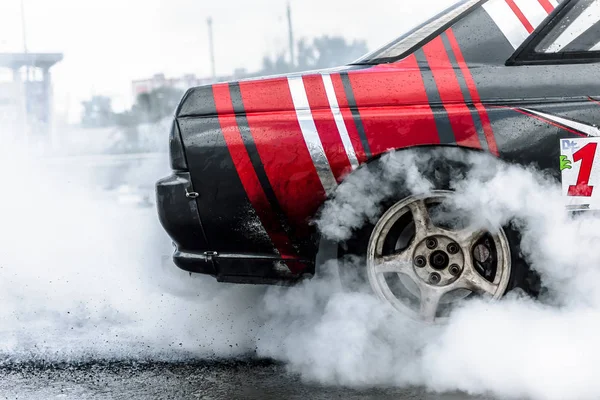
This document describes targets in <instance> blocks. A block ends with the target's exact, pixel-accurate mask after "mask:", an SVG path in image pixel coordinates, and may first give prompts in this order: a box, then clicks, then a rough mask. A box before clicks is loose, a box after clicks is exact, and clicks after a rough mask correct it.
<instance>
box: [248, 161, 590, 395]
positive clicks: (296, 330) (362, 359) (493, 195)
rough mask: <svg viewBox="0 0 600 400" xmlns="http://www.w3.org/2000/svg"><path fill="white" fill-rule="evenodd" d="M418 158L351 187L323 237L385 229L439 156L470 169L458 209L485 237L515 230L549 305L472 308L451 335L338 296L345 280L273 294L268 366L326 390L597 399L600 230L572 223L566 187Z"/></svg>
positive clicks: (516, 170)
mask: <svg viewBox="0 0 600 400" xmlns="http://www.w3.org/2000/svg"><path fill="white" fill-rule="evenodd" d="M419 154H420V155H418V156H417V155H415V154H411V153H406V152H401V153H395V154H391V155H388V156H386V157H384V160H383V163H382V167H381V169H378V170H377V171H369V170H362V171H360V172H359V173H358V174H356V175H354V176H351V177H350V178H349V179H348V180H347V183H344V184H343V185H342V186H341V188H340V191H339V194H338V195H337V196H336V198H334V199H333V200H332V201H330V202H329V204H327V206H326V207H325V208H324V211H323V213H322V215H321V219H320V220H319V222H318V225H319V227H320V228H321V230H322V231H323V232H324V233H325V234H326V235H327V236H329V237H333V238H336V239H342V240H343V239H347V238H348V237H349V236H350V234H351V232H352V231H353V230H355V229H357V228H359V227H360V226H361V225H362V224H363V223H365V222H366V221H373V220H374V219H376V217H377V215H378V214H380V213H381V212H382V210H380V209H379V207H378V205H379V204H380V203H381V201H382V200H383V199H384V197H385V196H389V195H390V194H391V193H393V191H394V185H397V182H402V181H405V182H407V185H408V187H410V188H411V191H412V192H413V193H425V192H427V191H428V190H430V189H431V188H432V186H431V183H430V182H428V181H427V180H426V179H424V178H420V177H421V176H422V175H420V173H419V172H418V171H423V170H425V169H427V168H428V166H429V165H430V162H431V160H432V159H434V158H435V157H439V156H440V155H442V154H446V155H447V156H450V157H457V156H458V157H460V158H461V159H462V160H463V161H464V162H466V163H467V164H469V165H471V167H472V168H471V172H470V173H469V174H468V175H467V176H463V175H460V174H457V175H456V176H455V177H454V179H453V180H452V186H453V188H454V189H455V190H456V191H457V199H456V201H455V202H456V205H457V206H458V207H459V208H460V209H462V210H464V211H468V212H469V214H470V215H471V216H472V217H473V218H472V220H473V221H472V222H474V223H479V224H480V226H486V227H488V228H489V229H492V228H493V227H494V226H498V225H506V224H508V223H510V222H511V221H512V223H513V224H515V226H518V227H519V229H520V231H521V234H522V236H523V238H522V243H521V247H522V252H523V255H524V257H525V258H526V259H527V260H528V262H529V263H530V265H531V266H532V267H533V268H534V269H535V270H536V271H537V272H538V273H539V274H540V275H541V279H542V283H543V285H544V286H545V287H546V288H547V289H548V294H546V295H545V296H544V297H543V299H541V300H535V299H531V298H529V297H528V296H526V295H524V294H523V293H521V292H516V291H515V292H512V293H510V294H509V295H508V296H507V297H505V299H503V300H502V301H500V302H496V303H494V302H490V301H487V300H483V299H480V300H471V301H469V302H465V304H463V305H462V306H460V307H459V308H457V309H456V310H455V312H454V313H453V314H452V316H451V318H450V320H449V321H448V323H447V324H445V325H441V326H431V325H425V324H421V323H418V322H414V321H411V320H409V319H407V318H405V317H403V316H402V315H399V314H398V313H396V312H395V311H393V310H392V309H391V307H390V306H387V305H384V304H381V302H379V301H378V300H376V299H374V298H373V297H372V296H370V295H369V294H366V293H344V292H343V291H341V290H339V289H337V290H332V289H331V287H337V286H336V284H335V282H336V280H335V279H334V278H331V277H329V276H325V277H323V278H322V279H321V280H319V282H312V283H309V284H305V285H302V286H300V287H298V288H295V289H292V290H291V291H288V292H285V293H284V292H282V291H281V290H273V291H270V292H269V293H268V295H267V296H266V297H265V306H266V309H267V311H268V312H270V314H271V319H270V320H269V323H268V324H267V326H266V328H265V330H266V331H267V332H268V333H269V340H268V341H266V340H263V341H261V345H260V346H259V352H260V354H263V355H268V356H270V357H274V358H276V359H280V360H282V361H285V362H286V363H288V366H289V368H290V369H291V370H292V371H295V372H298V373H300V374H301V375H302V376H303V377H304V378H305V379H308V380H316V381H319V382H322V383H328V384H343V385H348V386H359V387H362V386H374V385H393V386H425V387H426V388H428V389H429V390H432V391H442V392H443V391H456V390H460V391H466V392H468V393H472V394H493V395H496V396H501V397H507V398H533V399H565V398H570V399H591V398H597V397H598V396H600V383H599V381H598V379H597V378H596V373H595V371H596V366H597V365H598V364H599V363H600V349H599V348H598V347H597V346H596V341H597V340H596V332H597V331H598V328H599V325H600V322H599V321H600V318H599V317H600V289H599V287H598V284H597V282H600V263H599V261H600V259H599V257H600V250H598V247H597V246H595V244H596V243H598V242H599V241H600V219H598V218H597V217H596V216H595V215H590V214H588V215H585V216H582V217H573V216H571V215H569V214H568V213H567V212H566V211H565V208H564V202H563V199H562V198H561V193H560V187H559V186H558V185H557V184H556V183H555V182H553V181H552V179H551V178H549V177H548V176H546V175H544V174H542V173H540V172H537V171H535V170H533V169H530V168H524V167H519V166H514V165H507V164H504V163H501V162H499V161H496V160H494V159H492V158H491V157H490V156H486V155H482V154H471V155H468V156H466V155H465V154H464V153H461V152H458V153H457V152H454V151H448V150H445V151H438V152H434V153H431V157H424V156H423V153H419ZM380 188H381V191H380V192H379V191H378V190H379V189H380ZM358 266H359V267H362V268H365V267H364V266H362V265H358ZM344 267H347V265H345V266H344Z"/></svg>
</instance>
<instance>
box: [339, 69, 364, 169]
mask: <svg viewBox="0 0 600 400" xmlns="http://www.w3.org/2000/svg"><path fill="white" fill-rule="evenodd" d="M340 76H341V78H342V85H343V86H344V92H345V93H346V99H347V100H348V107H349V108H350V111H351V112H352V118H353V119H354V123H355V124H356V130H357V131H358V135H359V136H360V141H361V143H362V145H363V149H364V150H365V155H366V156H367V158H371V148H370V146H369V141H368V140H367V134H366V133H365V127H364V125H363V123H362V119H361V118H360V112H359V111H358V106H357V105H356V98H355V97H354V90H352V84H351V83H350V77H349V76H348V73H347V72H342V73H341V74H340Z"/></svg>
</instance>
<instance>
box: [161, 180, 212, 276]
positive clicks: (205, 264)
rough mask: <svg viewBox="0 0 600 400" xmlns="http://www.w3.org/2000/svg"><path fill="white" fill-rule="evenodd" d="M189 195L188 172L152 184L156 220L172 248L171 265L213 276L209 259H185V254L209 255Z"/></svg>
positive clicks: (199, 222)
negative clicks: (154, 196)
mask: <svg viewBox="0 0 600 400" xmlns="http://www.w3.org/2000/svg"><path fill="white" fill-rule="evenodd" d="M191 192H193V188H192V183H191V179H190V174H189V172H179V171H177V172H174V173H173V175H171V176H169V177H166V178H163V179H161V180H159V181H158V182H157V183H156V207H157V211H158V218H159V220H160V223H161V225H162V226H163V228H164V229H165V231H166V232H167V234H168V235H169V236H170V237H171V239H172V240H173V244H174V245H175V247H176V250H175V254H174V257H173V261H174V262H175V264H176V265H177V266H178V267H179V268H182V269H185V270H187V271H190V270H193V271H194V272H197V273H202V274H210V275H215V274H216V271H215V267H214V264H213V262H212V260H211V259H210V258H209V257H202V256H200V257H186V256H184V255H185V254H188V253H189V254H203V252H205V251H209V250H210V249H209V245H208V241H207V240H206V235H205V233H204V229H203V227H202V222H201V221H200V214H199V213H198V205H197V203H196V200H195V199H194V198H192V197H188V193H191Z"/></svg>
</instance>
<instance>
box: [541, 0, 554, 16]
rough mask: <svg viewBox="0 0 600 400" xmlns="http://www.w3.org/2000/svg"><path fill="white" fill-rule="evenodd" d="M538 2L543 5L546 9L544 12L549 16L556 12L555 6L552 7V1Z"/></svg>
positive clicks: (542, 0)
mask: <svg viewBox="0 0 600 400" xmlns="http://www.w3.org/2000/svg"><path fill="white" fill-rule="evenodd" d="M538 1H539V2H540V4H541V5H542V7H544V10H546V12H547V13H548V14H550V13H551V12H552V11H554V6H553V5H552V3H550V0H538Z"/></svg>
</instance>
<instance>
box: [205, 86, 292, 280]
mask: <svg viewBox="0 0 600 400" xmlns="http://www.w3.org/2000/svg"><path fill="white" fill-rule="evenodd" d="M213 94H214V98H215V105H216V107H217V114H218V115H219V124H220V125H221V130H222V132H223V137H224V138H225V143H226V144H227V148H228V149H229V154H231V159H232V160H233V164H234V165H235V169H236V171H237V173H238V175H239V177H240V180H241V182H242V185H243V186H244V190H245V191H246V194H247V195H248V199H249V200H250V203H251V204H252V207H254V209H255V210H256V213H257V215H258V217H259V219H260V220H261V222H262V224H263V226H264V228H265V230H266V231H267V233H268V235H269V237H270V238H271V240H272V241H273V244H274V245H275V247H276V248H277V250H278V251H279V253H280V255H281V257H282V258H288V257H294V256H295V252H294V250H293V248H292V246H291V244H290V242H289V239H288V237H287V235H286V233H285V232H284V230H283V228H282V227H281V225H280V224H279V222H278V221H277V217H276V216H275V214H274V212H273V209H272V207H271V205H270V204H269V201H268V199H267V196H266V195H265V192H264V190H263V188H262V186H261V185H260V182H259V180H258V177H257V176H256V173H255V171H254V167H253V166H252V162H251V161H250V156H249V155H248V151H247V150H246V146H245V145H244V142H243V140H242V135H241V134H240V130H239V127H238V125H237V122H236V119H235V116H234V113H233V104H232V102H231V95H230V92H229V86H228V85H227V84H222V85H215V86H213ZM290 269H291V268H290Z"/></svg>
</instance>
